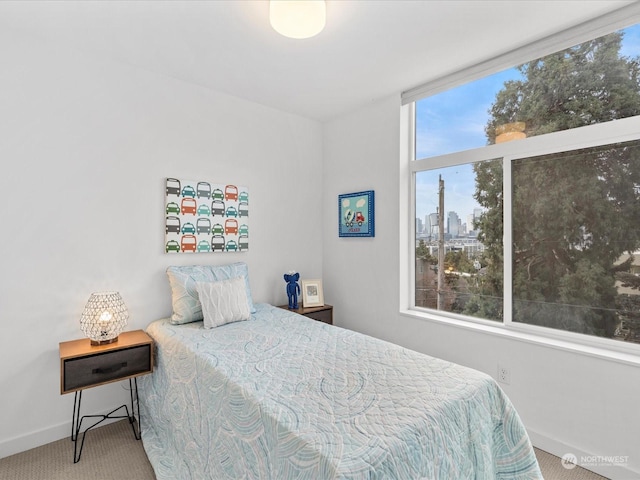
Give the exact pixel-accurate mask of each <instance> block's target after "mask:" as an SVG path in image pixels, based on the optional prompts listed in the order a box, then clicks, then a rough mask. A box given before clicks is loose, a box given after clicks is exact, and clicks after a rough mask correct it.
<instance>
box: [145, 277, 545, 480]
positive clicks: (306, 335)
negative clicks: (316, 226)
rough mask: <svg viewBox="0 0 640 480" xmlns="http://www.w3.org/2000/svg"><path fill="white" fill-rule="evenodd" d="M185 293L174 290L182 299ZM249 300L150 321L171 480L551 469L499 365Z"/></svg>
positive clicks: (149, 434)
mask: <svg viewBox="0 0 640 480" xmlns="http://www.w3.org/2000/svg"><path fill="white" fill-rule="evenodd" d="M233 274H234V273H233V272H230V273H228V274H226V276H227V277H231V276H233ZM170 279H171V276H170ZM205 280H207V281H211V278H207V279H205ZM213 280H214V281H217V279H213ZM199 285H200V284H199ZM172 286H173V285H172ZM246 286H247V292H248V277H247V283H246ZM191 291H192V292H191V293H192V294H193V288H191ZM183 297H184V292H182V293H180V294H177V295H176V292H175V290H174V298H173V300H174V309H175V305H176V298H178V299H179V298H183ZM192 297H193V295H192ZM249 300H250V298H249ZM191 308H192V309H193V305H191ZM250 309H251V313H250V315H249V316H248V317H247V318H248V320H246V321H233V322H231V323H225V324H222V325H220V326H216V327H215V328H205V326H206V323H207V322H206V312H205V320H204V321H190V322H185V323H181V324H174V323H175V321H173V320H175V319H174V318H173V317H172V319H173V320H172V319H169V318H167V319H162V320H157V321H154V322H152V323H151V324H150V325H149V326H148V328H147V332H148V333H149V335H150V336H151V337H152V338H153V339H154V341H155V345H156V368H155V371H154V373H153V374H152V375H148V376H145V377H142V378H141V379H140V381H139V397H140V398H139V401H140V407H141V423H142V440H143V444H144V448H145V450H146V452H147V455H148V457H149V460H150V462H151V464H152V466H153V468H154V470H155V473H156V476H157V478H158V480H164V479H172V480H175V479H180V480H187V479H215V480H223V479H230V480H239V479H277V480H288V479H313V480H321V479H401V480H405V479H456V480H457V479H467V478H475V479H509V480H518V479H539V478H542V475H541V473H540V470H539V468H538V464H537V461H536V457H535V455H534V452H533V449H532V446H531V443H530V441H529V438H528V436H527V433H526V431H525V429H524V427H523V425H522V423H521V421H520V419H519V417H518V414H517V413H516V411H515V409H514V407H513V406H512V404H511V402H510V401H509V399H508V398H507V397H506V396H505V394H504V393H503V391H502V390H501V389H500V388H499V386H498V385H497V384H496V383H495V381H494V380H493V379H492V378H491V377H489V376H487V375H485V374H483V373H480V372H477V371H475V370H471V369H469V368H466V367H462V366H459V365H456V364H453V363H450V362H447V361H444V360H441V359H437V358H433V357H429V356H426V355H423V354H420V353H417V352H415V351H412V350H408V349H405V348H402V347H400V346H397V345H394V344H391V343H388V342H384V341H382V340H379V339H375V338H372V337H369V336H366V335H363V334H360V333H357V332H353V331H350V330H347V329H343V328H339V327H336V326H332V325H328V324H325V323H322V322H317V321H315V320H312V319H309V318H307V317H303V316H301V315H297V314H295V313H293V312H290V311H288V310H284V309H281V308H277V307H273V306H271V305H268V304H256V305H253V303H252V302H251V301H250ZM174 313H175V312H174Z"/></svg>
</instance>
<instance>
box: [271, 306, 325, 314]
mask: <svg viewBox="0 0 640 480" xmlns="http://www.w3.org/2000/svg"><path fill="white" fill-rule="evenodd" d="M278 308H282V309H284V310H289V305H278ZM332 308H333V305H327V304H326V303H325V304H324V305H322V306H321V307H299V308H298V309H297V310H291V311H292V312H296V313H299V314H300V315H306V314H307V313H313V312H322V311H323V310H331V309H332Z"/></svg>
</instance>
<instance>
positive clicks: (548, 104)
mask: <svg viewBox="0 0 640 480" xmlns="http://www.w3.org/2000/svg"><path fill="white" fill-rule="evenodd" d="M639 36H640V26H638V25H634V26H631V27H629V28H626V29H624V30H621V31H618V32H614V33H611V34H609V35H605V36H603V37H599V38H596V39H594V40H591V41H588V42H584V43H582V44H580V45H577V46H575V47H572V48H568V49H566V50H562V51H560V52H556V53H554V54H551V55H547V56H546V57H543V58H540V59H537V60H534V61H531V62H528V63H525V64H522V65H520V66H518V67H514V68H511V69H508V70H504V71H502V72H498V73H495V74H493V75H489V76H487V77H484V78H481V79H479V80H476V81H473V82H469V83H467V84H464V85H460V86H458V87H456V88H453V89H451V90H447V91H444V92H442V93H439V94H436V95H433V96H430V97H427V98H424V99H422V100H420V101H418V102H416V104H415V105H416V132H415V138H416V145H415V148H416V151H415V158H416V159H421V158H429V157H434V156H438V155H444V154H447V153H453V152H459V151H463V150H468V149H471V148H478V147H483V146H485V145H491V144H494V143H501V142H504V141H511V140H516V139H522V138H526V137H532V136H537V135H544V134H547V133H552V132H557V131H561V130H567V129H571V128H576V127H580V126H584V125H592V124H594V123H602V122H608V121H611V120H615V119H619V118H626V117H630V116H635V115H639V114H640V101H639V99H638V97H637V95H633V93H637V92H638V77H639V67H638V54H640V42H638V39H639Z"/></svg>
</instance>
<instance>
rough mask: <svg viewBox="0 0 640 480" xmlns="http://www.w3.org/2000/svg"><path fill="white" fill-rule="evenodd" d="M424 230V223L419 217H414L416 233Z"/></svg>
mask: <svg viewBox="0 0 640 480" xmlns="http://www.w3.org/2000/svg"><path fill="white" fill-rule="evenodd" d="M423 231H424V225H423V224H422V219H421V218H420V217H417V218H416V233H422V232H423Z"/></svg>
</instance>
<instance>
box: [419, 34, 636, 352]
mask: <svg viewBox="0 0 640 480" xmlns="http://www.w3.org/2000/svg"><path fill="white" fill-rule="evenodd" d="M639 38H640V25H634V26H631V27H628V28H625V29H624V30H619V31H616V32H613V33H610V34H607V35H604V36H600V37H598V38H595V39H592V40H589V41H586V42H583V43H581V44H579V45H576V46H574V47H571V48H567V49H565V50H561V51H558V52H556V53H552V54H550V55H547V56H544V57H542V58H538V59H535V60H533V61H529V62H527V63H525V64H522V65H520V66H518V67H516V68H512V69H509V70H505V71H502V72H499V73H496V74H494V75H491V76H487V77H484V78H481V79H479V80H476V81H474V82H470V83H466V84H464V85H460V86H457V87H455V88H452V89H449V90H447V91H444V92H440V93H436V94H434V95H431V96H429V97H426V98H423V99H419V100H417V101H415V102H414V103H413V104H411V107H410V108H411V109H412V112H413V126H412V127H413V128H412V129H411V131H410V132H409V133H410V135H411V137H412V139H414V140H413V141H414V146H415V151H414V152H413V158H414V159H415V160H414V161H412V162H411V166H410V168H409V173H410V174H411V180H412V191H411V202H412V205H411V209H412V211H413V213H414V215H415V219H416V221H415V223H414V225H413V226H412V227H413V231H412V238H413V239H415V243H414V246H413V247H412V255H411V259H410V264H411V272H412V283H413V285H412V288H413V295H412V300H413V302H412V305H413V307H414V308H416V309H418V310H422V309H428V310H437V311H438V314H439V315H441V316H449V317H455V318H458V319H462V320H468V321H471V322H480V323H488V324H496V323H499V324H504V325H505V326H507V327H514V328H526V329H531V330H534V331H535V332H539V333H545V334H550V332H556V334H558V335H562V336H565V337H569V338H572V339H574V340H580V339H582V340H584V339H587V338H588V339H598V340H595V341H596V342H600V344H603V345H614V343H611V342H618V344H620V345H622V344H624V345H630V344H640V228H639V227H638V226H639V225H640V60H639V59H640V57H639V56H638V55H639V54H640V44H639V43H638V42H637V39H639Z"/></svg>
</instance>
